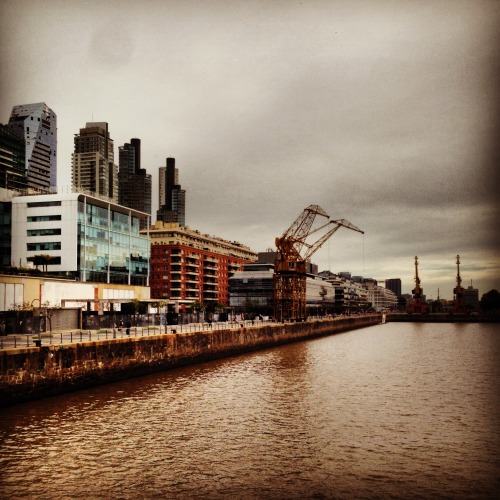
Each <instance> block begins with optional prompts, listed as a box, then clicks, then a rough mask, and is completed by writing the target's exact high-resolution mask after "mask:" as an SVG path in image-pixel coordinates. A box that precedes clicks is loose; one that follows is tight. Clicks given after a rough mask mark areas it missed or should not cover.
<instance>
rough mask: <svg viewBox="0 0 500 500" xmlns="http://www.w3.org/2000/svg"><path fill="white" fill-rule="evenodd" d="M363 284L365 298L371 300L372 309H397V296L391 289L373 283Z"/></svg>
mask: <svg viewBox="0 0 500 500" xmlns="http://www.w3.org/2000/svg"><path fill="white" fill-rule="evenodd" d="M364 286H365V289H366V292H367V300H368V302H371V305H372V309H375V311H383V310H387V309H390V310H393V309H397V307H398V298H397V296H396V294H395V293H394V292H393V291H391V290H389V289H388V288H384V287H382V286H378V285H375V284H373V283H366V284H365V285H364Z"/></svg>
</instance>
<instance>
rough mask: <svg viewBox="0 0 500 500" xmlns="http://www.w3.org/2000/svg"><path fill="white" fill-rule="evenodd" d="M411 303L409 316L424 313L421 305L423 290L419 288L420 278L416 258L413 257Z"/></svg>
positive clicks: (423, 307) (423, 306)
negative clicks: (413, 272) (413, 275)
mask: <svg viewBox="0 0 500 500" xmlns="http://www.w3.org/2000/svg"><path fill="white" fill-rule="evenodd" d="M412 294H413V303H412V304H411V306H410V307H409V308H408V313H409V314H413V313H416V314H423V313H425V312H426V307H425V305H424V304H423V303H422V295H423V294H424V289H423V288H422V287H421V286H420V278H419V277H418V257H417V256H416V255H415V288H414V289H413V290H412Z"/></svg>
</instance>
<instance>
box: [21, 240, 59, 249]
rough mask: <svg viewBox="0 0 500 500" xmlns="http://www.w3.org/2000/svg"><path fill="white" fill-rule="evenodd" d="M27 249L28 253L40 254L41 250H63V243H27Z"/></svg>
mask: <svg viewBox="0 0 500 500" xmlns="http://www.w3.org/2000/svg"><path fill="white" fill-rule="evenodd" d="M26 249H27V250H28V252H40V251H41V250H61V242H60V241H55V242H50V243H27V244H26Z"/></svg>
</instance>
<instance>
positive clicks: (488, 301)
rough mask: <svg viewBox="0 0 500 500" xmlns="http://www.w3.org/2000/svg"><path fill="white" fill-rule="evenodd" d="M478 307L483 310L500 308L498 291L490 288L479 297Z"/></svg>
mask: <svg viewBox="0 0 500 500" xmlns="http://www.w3.org/2000/svg"><path fill="white" fill-rule="evenodd" d="M479 307H481V309H482V310H483V311H494V310H496V309H500V293H499V292H498V290H490V291H489V292H486V293H485V294H483V296H482V297H481V300H480V301H479Z"/></svg>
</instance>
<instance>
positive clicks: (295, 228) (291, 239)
mask: <svg viewBox="0 0 500 500" xmlns="http://www.w3.org/2000/svg"><path fill="white" fill-rule="evenodd" d="M317 216H321V217H325V218H327V219H329V218H330V216H329V215H328V214H327V213H326V212H325V211H324V210H323V209H322V208H321V207H319V206H318V205H309V206H308V207H307V208H305V209H304V210H303V212H302V213H301V214H300V216H299V217H298V218H297V219H296V220H295V221H294V222H293V224H292V225H291V226H290V227H289V228H288V229H287V230H286V231H285V232H284V233H283V235H282V236H281V237H278V238H276V249H277V252H276V260H275V263H274V279H273V289H274V290H273V294H274V317H275V318H277V319H279V320H280V321H283V320H290V321H303V320H304V319H305V318H306V267H307V266H306V263H307V262H308V261H309V260H310V258H311V256H312V255H313V254H314V252H316V250H318V249H319V248H320V247H321V245H323V243H324V242H325V241H326V240H328V238H330V236H332V234H333V233H335V231H337V230H338V229H339V228H340V227H345V228H347V229H352V230H353V231H357V232H359V233H362V234H364V232H363V231H361V229H359V228H357V227H356V226H354V225H353V224H351V223H350V222H348V221H346V220H345V219H339V220H329V221H328V222H326V223H324V224H323V225H321V226H319V227H317V228H316V229H312V225H313V222H314V220H315V219H316V217H317ZM327 226H331V228H330V229H328V230H327V231H326V233H324V234H323V236H321V237H319V238H318V239H317V240H316V241H315V242H313V243H307V242H306V239H307V238H308V237H309V236H311V235H313V234H316V233H318V232H319V231H321V230H322V229H324V228H326V227H327ZM304 249H305V250H304ZM303 250H304V252H303V253H302V251H303Z"/></svg>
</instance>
